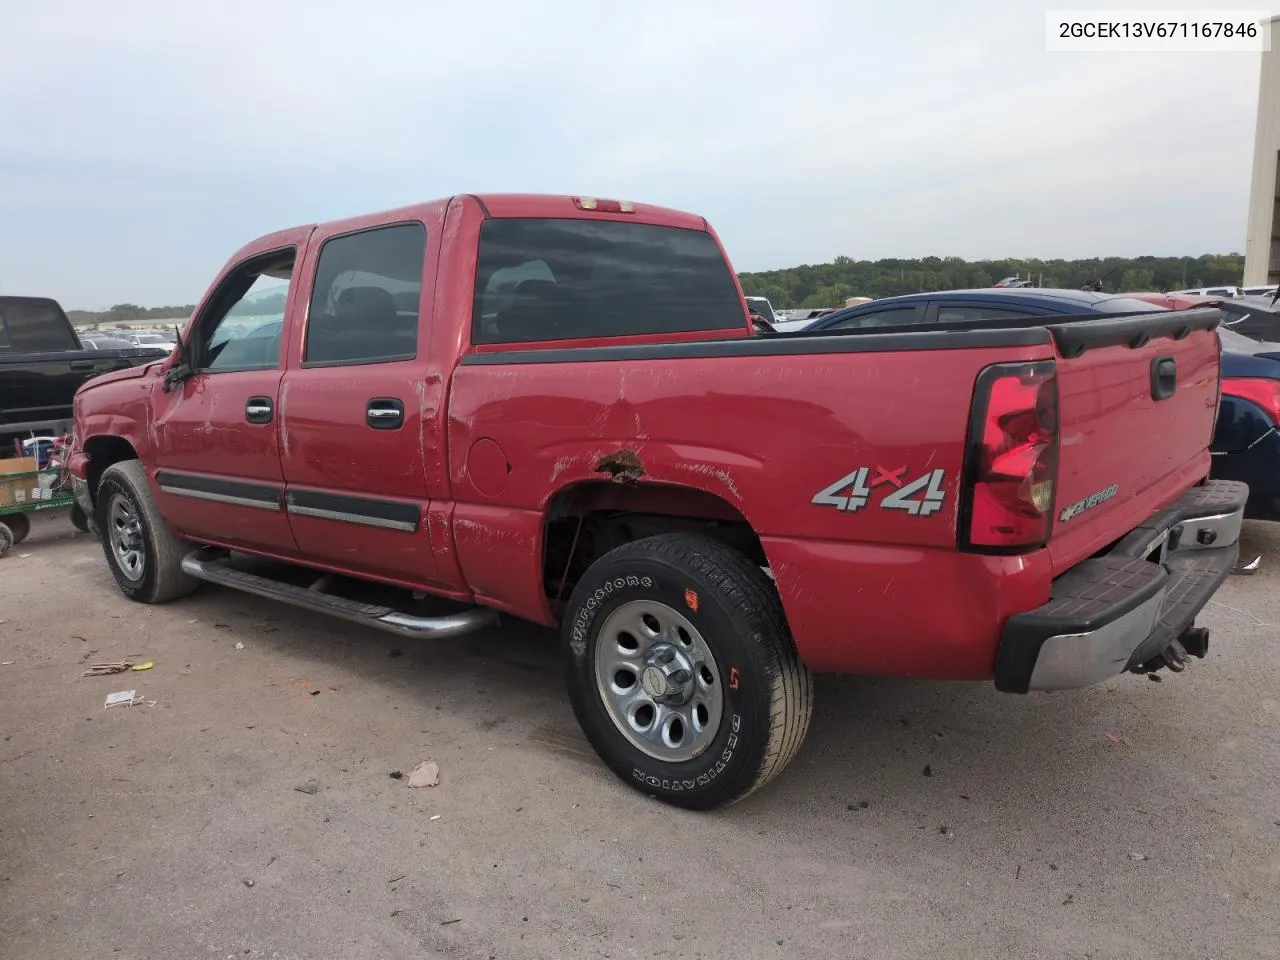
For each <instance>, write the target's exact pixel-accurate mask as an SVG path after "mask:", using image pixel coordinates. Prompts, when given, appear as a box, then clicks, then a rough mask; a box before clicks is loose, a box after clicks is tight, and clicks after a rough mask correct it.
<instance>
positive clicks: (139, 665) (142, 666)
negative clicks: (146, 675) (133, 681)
mask: <svg viewBox="0 0 1280 960" xmlns="http://www.w3.org/2000/svg"><path fill="white" fill-rule="evenodd" d="M155 665H156V662H155V661H154V660H148V661H147V662H146V663H135V664H134V665H133V666H131V667H130V668H129V669H130V670H150V669H151V668H152V667H154V666H155Z"/></svg>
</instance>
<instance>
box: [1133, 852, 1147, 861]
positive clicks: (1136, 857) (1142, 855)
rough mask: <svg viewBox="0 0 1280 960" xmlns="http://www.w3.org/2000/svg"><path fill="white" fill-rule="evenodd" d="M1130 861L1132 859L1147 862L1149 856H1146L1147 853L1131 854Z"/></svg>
mask: <svg viewBox="0 0 1280 960" xmlns="http://www.w3.org/2000/svg"><path fill="white" fill-rule="evenodd" d="M1129 859H1130V860H1145V859H1147V855H1146V854H1145V853H1131V854H1129Z"/></svg>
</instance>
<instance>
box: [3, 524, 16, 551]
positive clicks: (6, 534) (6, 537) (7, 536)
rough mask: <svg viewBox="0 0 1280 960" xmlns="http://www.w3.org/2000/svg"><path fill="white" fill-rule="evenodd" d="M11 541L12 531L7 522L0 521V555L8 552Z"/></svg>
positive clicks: (11, 544)
mask: <svg viewBox="0 0 1280 960" xmlns="http://www.w3.org/2000/svg"><path fill="white" fill-rule="evenodd" d="M13 543H14V541H13V531H12V530H10V529H9V526H8V524H5V523H0V557H3V556H4V555H5V554H6V553H8V552H9V548H10V547H12V546H13Z"/></svg>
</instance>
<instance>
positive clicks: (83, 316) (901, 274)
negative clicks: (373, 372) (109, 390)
mask: <svg viewBox="0 0 1280 960" xmlns="http://www.w3.org/2000/svg"><path fill="white" fill-rule="evenodd" d="M1015 275H1017V276H1021V277H1030V278H1031V279H1032V280H1035V281H1036V282H1037V284H1038V285H1039V286H1042V287H1067V288H1072V289H1076V288H1080V287H1083V286H1085V285H1086V284H1090V283H1093V282H1094V281H1096V280H1101V281H1102V289H1103V290H1105V291H1107V292H1109V293H1125V292H1130V291H1137V290H1155V291H1163V290H1179V289H1184V288H1187V287H1216V286H1222V285H1232V284H1238V283H1240V280H1241V277H1242V276H1243V275H1244V257H1243V256H1242V255H1241V254H1238V253H1227V254H1204V255H1202V256H1199V257H1103V258H1100V259H1099V258H1096V257H1095V258H1093V259H1087V260H972V261H971V260H965V259H963V258H962V257H921V258H919V259H915V260H897V259H890V260H854V259H852V258H850V257H836V258H835V260H833V261H832V262H831V263H819V264H808V263H806V264H803V265H802V266H798V267H788V268H786V269H783V270H766V271H764V272H762V273H743V274H739V277H740V278H741V280H742V287H743V289H744V290H745V291H746V293H747V295H748V296H752V297H768V298H769V300H770V302H771V303H772V304H773V305H774V306H775V307H778V308H780V309H787V308H791V307H839V306H843V304H844V301H845V300H846V299H847V298H849V297H874V298H877V299H878V298H880V297H893V296H897V295H899V294H904V293H927V292H929V291H932V290H962V289H967V288H975V287H989V286H992V285H993V284H994V283H996V281H998V280H1001V279H1003V278H1004V277H1012V276H1015ZM284 296H285V295H284V292H283V291H281V292H279V293H275V292H272V293H267V294H264V295H263V296H260V297H256V298H253V299H252V300H251V301H244V302H241V303H239V304H237V305H236V307H235V308H234V309H233V311H232V312H233V313H235V314H237V315H253V316H259V315H267V314H273V313H280V312H281V311H282V310H283V309H284ZM194 310H195V304H191V303H188V304H184V305H183V306H168V307H140V306H138V305H137V304H133V303H118V304H116V305H115V306H113V307H111V308H110V309H109V310H103V311H98V312H95V311H92V310H69V311H68V312H67V315H68V316H69V317H70V318H71V321H72V322H73V323H76V324H86V323H105V324H108V325H109V324H112V323H119V322H121V321H126V320H127V321H133V320H170V319H173V318H176V317H183V318H185V317H189V316H191V313H192V312H193V311H194Z"/></svg>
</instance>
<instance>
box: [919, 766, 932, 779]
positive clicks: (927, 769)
mask: <svg viewBox="0 0 1280 960" xmlns="http://www.w3.org/2000/svg"><path fill="white" fill-rule="evenodd" d="M920 772H921V773H923V774H924V775H925V776H926V777H932V776H933V767H931V766H929V765H928V764H925V768H924V769H923V770H921V771H920Z"/></svg>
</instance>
